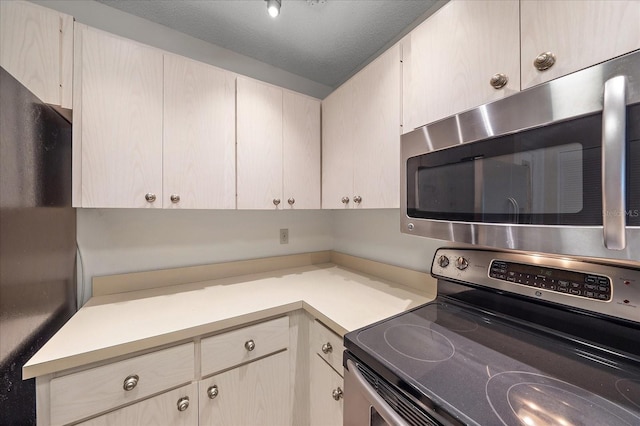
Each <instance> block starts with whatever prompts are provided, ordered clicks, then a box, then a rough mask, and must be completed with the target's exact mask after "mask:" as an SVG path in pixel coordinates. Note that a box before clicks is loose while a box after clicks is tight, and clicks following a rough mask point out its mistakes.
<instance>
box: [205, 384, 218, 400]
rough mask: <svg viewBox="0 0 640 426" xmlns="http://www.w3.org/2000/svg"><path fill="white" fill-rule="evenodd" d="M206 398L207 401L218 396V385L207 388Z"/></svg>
mask: <svg viewBox="0 0 640 426" xmlns="http://www.w3.org/2000/svg"><path fill="white" fill-rule="evenodd" d="M207 396H208V397H209V399H214V398H215V397H216V396H218V385H213V386H209V388H208V389H207Z"/></svg>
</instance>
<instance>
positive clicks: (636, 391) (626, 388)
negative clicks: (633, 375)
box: [616, 379, 640, 408]
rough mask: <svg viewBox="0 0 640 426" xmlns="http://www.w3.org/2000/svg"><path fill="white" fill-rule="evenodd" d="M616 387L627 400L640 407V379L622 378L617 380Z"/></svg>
mask: <svg viewBox="0 0 640 426" xmlns="http://www.w3.org/2000/svg"><path fill="white" fill-rule="evenodd" d="M616 389H617V390H618V392H620V395H622V396H623V397H624V399H626V400H627V401H629V402H630V403H632V404H633V405H635V406H636V407H638V408H640V380H639V379H620V380H618V381H617V382H616Z"/></svg>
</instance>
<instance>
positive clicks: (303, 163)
mask: <svg viewBox="0 0 640 426" xmlns="http://www.w3.org/2000/svg"><path fill="white" fill-rule="evenodd" d="M282 132H283V133H282V150H283V152H282V158H283V160H282V162H283V171H282V172H283V190H282V196H283V199H282V203H283V205H284V206H283V207H284V208H285V209H319V208H320V101H319V100H317V99H314V98H310V97H308V96H305V95H301V94H299V93H294V92H290V91H288V90H284V91H283V96H282Z"/></svg>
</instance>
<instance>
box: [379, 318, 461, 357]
mask: <svg viewBox="0 0 640 426" xmlns="http://www.w3.org/2000/svg"><path fill="white" fill-rule="evenodd" d="M384 340H385V342H387V344H388V345H389V346H390V347H391V349H393V350H394V351H396V352H398V353H399V354H401V355H404V356H406V357H408V358H411V359H414V360H417V361H425V362H440V361H446V360H448V359H449V358H451V357H452V356H453V354H454V353H455V351H456V350H455V347H454V346H453V343H451V341H450V340H449V339H447V338H446V337H445V336H444V335H442V334H440V333H438V332H437V331H435V330H432V329H430V328H428V327H423V326H419V325H412V324H399V325H395V326H393V327H389V328H388V329H386V330H385V332H384Z"/></svg>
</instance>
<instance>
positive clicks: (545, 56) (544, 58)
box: [533, 52, 556, 71]
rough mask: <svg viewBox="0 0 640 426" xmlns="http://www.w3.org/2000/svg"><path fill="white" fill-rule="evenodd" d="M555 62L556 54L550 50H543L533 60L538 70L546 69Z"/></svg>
mask: <svg viewBox="0 0 640 426" xmlns="http://www.w3.org/2000/svg"><path fill="white" fill-rule="evenodd" d="M555 63H556V56H555V55H554V54H553V53H551V52H544V53H541V54H539V55H538V57H537V58H536V59H535V60H534V61H533V66H534V67H536V69H537V70H538V71H544V70H548V69H549V68H551V67H552V66H553V64H555Z"/></svg>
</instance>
